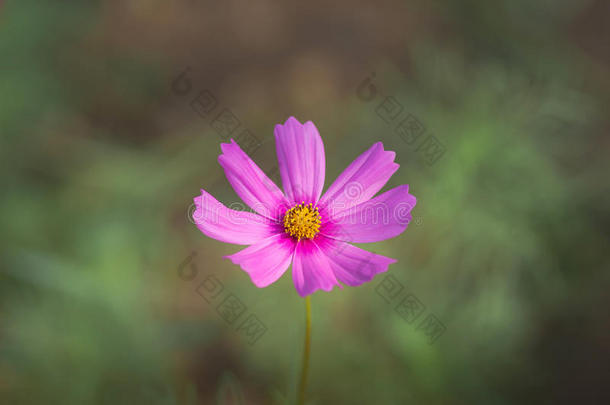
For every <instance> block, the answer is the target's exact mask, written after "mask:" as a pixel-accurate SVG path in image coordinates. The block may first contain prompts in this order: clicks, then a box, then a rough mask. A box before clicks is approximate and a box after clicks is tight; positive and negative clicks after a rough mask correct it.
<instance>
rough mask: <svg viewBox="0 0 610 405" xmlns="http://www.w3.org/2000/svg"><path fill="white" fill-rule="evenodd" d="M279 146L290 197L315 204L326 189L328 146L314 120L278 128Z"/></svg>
mask: <svg viewBox="0 0 610 405" xmlns="http://www.w3.org/2000/svg"><path fill="white" fill-rule="evenodd" d="M274 134H275V144H276V149H277V159H278V163H279V167H280V175H281V176H282V183H283V185H284V191H285V192H286V197H288V199H289V200H290V201H291V202H292V203H295V202H301V201H304V202H306V203H309V202H310V203H313V204H315V203H316V202H317V201H318V199H319V198H320V194H321V193H322V188H323V187H324V172H325V165H326V161H325V158H324V144H323V143H322V138H320V134H319V133H318V130H317V128H316V127H315V125H314V124H313V122H311V121H307V122H306V123H305V124H301V123H300V122H299V121H297V120H296V118H294V117H290V118H288V119H287V120H286V122H285V123H284V125H276V126H275V131H274Z"/></svg>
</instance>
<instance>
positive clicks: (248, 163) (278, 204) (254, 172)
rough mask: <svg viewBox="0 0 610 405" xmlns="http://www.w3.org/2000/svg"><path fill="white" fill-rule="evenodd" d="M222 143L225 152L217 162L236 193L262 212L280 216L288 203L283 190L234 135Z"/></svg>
mask: <svg viewBox="0 0 610 405" xmlns="http://www.w3.org/2000/svg"><path fill="white" fill-rule="evenodd" d="M220 147H221V149H222V155H220V156H219V157H218V162H219V163H220V165H221V166H222V167H223V168H224V169H225V174H226V176H227V179H228V180H229V183H231V185H232V186H233V189H234V190H235V192H236V193H237V195H239V197H241V199H242V200H243V201H244V202H245V203H246V204H248V205H249V206H250V208H252V209H253V210H254V211H256V212H258V213H259V214H261V215H263V216H265V217H267V218H270V219H278V218H279V217H280V216H281V215H282V213H283V212H284V211H285V209H286V207H287V205H288V201H287V200H286V197H284V195H283V194H282V192H281V190H280V189H279V188H278V187H277V186H276V185H275V184H274V183H273V181H271V180H270V179H269V177H267V175H266V174H265V173H264V172H263V171H262V170H261V169H260V168H259V167H258V166H257V165H256V163H254V162H253V161H252V159H250V157H249V156H248V155H247V154H246V153H245V152H244V151H243V150H241V148H240V147H239V145H238V144H237V143H236V142H235V141H234V140H233V139H231V143H223V144H221V145H220Z"/></svg>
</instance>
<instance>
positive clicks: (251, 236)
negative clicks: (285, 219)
mask: <svg viewBox="0 0 610 405" xmlns="http://www.w3.org/2000/svg"><path fill="white" fill-rule="evenodd" d="M194 201H195V206H196V207H197V209H196V210H195V212H194V213H193V220H194V221H195V224H196V225H197V227H198V228H199V230H201V232H203V233H204V234H205V235H207V236H209V237H210V238H214V239H216V240H219V241H222V242H227V243H235V244H237V245H251V244H253V243H256V242H259V241H261V240H263V239H265V238H268V237H269V236H271V235H273V234H274V233H277V225H275V224H274V223H272V222H271V221H269V220H268V219H266V218H264V217H261V216H260V215H257V214H254V213H252V212H246V211H236V210H232V209H230V208H227V207H226V206H224V205H223V204H222V203H220V202H219V201H218V200H216V199H215V198H214V197H212V195H211V194H209V193H208V192H206V191H205V190H201V196H199V197H195V198H194Z"/></svg>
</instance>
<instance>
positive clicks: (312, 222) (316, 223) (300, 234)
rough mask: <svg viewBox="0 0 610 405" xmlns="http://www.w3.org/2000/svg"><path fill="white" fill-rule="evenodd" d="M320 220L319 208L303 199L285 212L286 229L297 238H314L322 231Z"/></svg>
mask: <svg viewBox="0 0 610 405" xmlns="http://www.w3.org/2000/svg"><path fill="white" fill-rule="evenodd" d="M320 220H321V216H320V213H319V212H318V208H317V207H314V206H313V205H312V204H311V203H309V204H305V202H304V201H301V203H300V204H297V205H295V206H294V207H292V208H291V209H289V210H288V211H286V214H284V231H285V232H286V233H287V234H288V235H290V236H292V237H293V238H296V239H297V240H301V239H313V237H314V236H316V235H317V234H318V232H319V231H320V223H321V221H320Z"/></svg>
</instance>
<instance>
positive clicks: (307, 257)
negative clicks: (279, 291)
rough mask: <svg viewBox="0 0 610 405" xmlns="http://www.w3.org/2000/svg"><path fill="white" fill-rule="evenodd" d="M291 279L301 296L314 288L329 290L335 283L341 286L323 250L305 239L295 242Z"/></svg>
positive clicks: (314, 289) (311, 291) (309, 292)
mask: <svg viewBox="0 0 610 405" xmlns="http://www.w3.org/2000/svg"><path fill="white" fill-rule="evenodd" d="M292 280H293V282H294V286H295V288H296V289H297V292H298V293H299V295H300V296H301V297H304V296H306V295H309V294H311V293H313V292H314V291H316V290H324V291H330V290H332V289H333V287H334V286H335V285H338V286H341V284H339V282H338V281H337V279H336V277H335V274H334V273H333V271H332V268H331V265H330V262H329V261H328V259H327V258H326V255H325V254H324V252H322V250H320V248H319V247H318V246H317V245H316V243H315V242H314V241H311V240H307V239H305V240H301V241H299V242H298V243H297V247H296V250H295V252H294V260H293V261H292Z"/></svg>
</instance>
